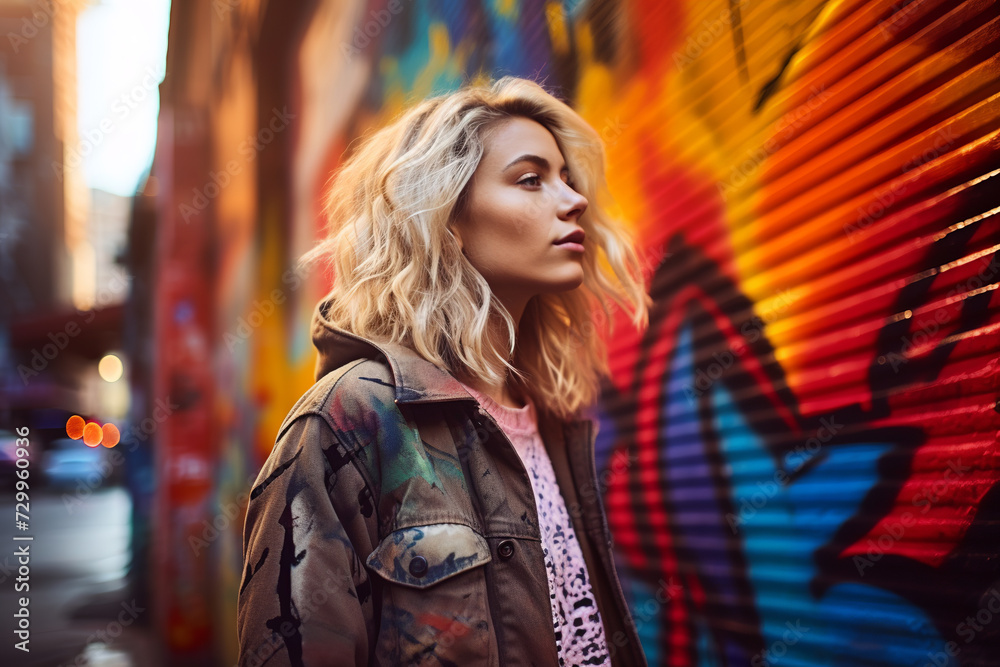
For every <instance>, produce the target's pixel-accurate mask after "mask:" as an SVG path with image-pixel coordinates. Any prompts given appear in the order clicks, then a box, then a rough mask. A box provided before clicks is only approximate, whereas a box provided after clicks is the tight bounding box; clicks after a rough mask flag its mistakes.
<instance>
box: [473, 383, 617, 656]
mask: <svg viewBox="0 0 1000 667" xmlns="http://www.w3.org/2000/svg"><path fill="white" fill-rule="evenodd" d="M463 386H465V388H466V389H468V390H469V393H470V394H472V395H473V396H474V397H475V398H476V399H478V400H479V404H480V405H481V406H482V408H483V409H484V410H486V411H487V412H488V413H489V414H490V415H491V416H492V417H493V418H494V419H496V421H497V424H499V425H500V428H501V429H503V431H504V433H505V434H506V435H507V437H508V438H510V441H511V443H512V444H513V445H514V449H515V450H517V453H518V454H519V455H520V457H521V461H522V462H523V463H524V467H525V468H526V469H527V470H528V476H529V477H530V479H531V487H532V491H533V492H534V495H535V505H536V507H537V509H538V524H539V528H540V531H541V535H542V552H543V553H544V554H545V571H546V574H547V575H548V580H549V599H550V601H551V602H552V623H553V626H554V627H555V633H556V650H557V652H558V654H559V664H560V665H565V666H568V665H605V666H608V667H610V664H611V658H610V656H609V655H608V650H607V643H606V640H605V637H604V625H603V624H602V623H601V616H600V613H599V612H598V610H597V603H596V602H595V600H594V595H593V592H592V591H591V587H590V578H589V577H588V575H587V566H586V563H585V561H584V560H583V554H582V553H581V552H580V543H579V542H578V541H577V537H576V532H575V531H574V530H573V524H572V522H571V521H570V518H569V513H568V512H567V511H566V502H565V500H563V497H562V493H561V492H560V491H559V485H558V482H557V481H556V475H555V471H553V469H552V462H551V461H550V460H549V456H548V452H547V451H546V450H545V445H544V444H543V443H542V438H541V436H540V435H539V433H538V420H537V415H536V413H535V406H534V404H533V403H532V402H531V401H530V399H529V400H528V401H527V404H526V405H525V406H524V407H522V408H509V407H506V406H504V405H500V404H499V403H497V402H496V401H494V400H493V399H492V398H490V397H489V396H487V395H486V394H482V393H480V392H479V391H477V390H475V389H473V388H472V387H470V386H468V385H465V384H464V383H463Z"/></svg>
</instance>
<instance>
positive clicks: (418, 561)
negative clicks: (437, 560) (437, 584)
mask: <svg viewBox="0 0 1000 667" xmlns="http://www.w3.org/2000/svg"><path fill="white" fill-rule="evenodd" d="M410 574H412V575H413V576H414V577H422V576H424V575H425V574H427V559H426V558H424V557H423V556H415V557H414V558H413V560H411V561H410Z"/></svg>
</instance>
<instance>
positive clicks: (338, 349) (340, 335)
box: [311, 299, 596, 429]
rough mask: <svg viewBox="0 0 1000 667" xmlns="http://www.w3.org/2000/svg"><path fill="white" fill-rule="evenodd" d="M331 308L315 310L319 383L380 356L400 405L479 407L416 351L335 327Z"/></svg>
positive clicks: (325, 304) (322, 305)
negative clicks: (440, 403)
mask: <svg viewBox="0 0 1000 667" xmlns="http://www.w3.org/2000/svg"><path fill="white" fill-rule="evenodd" d="M329 305H330V301H329V299H322V300H321V301H320V302H319V303H318V304H316V307H315V309H314V310H313V318H312V332H311V333H312V341H313V345H315V346H316V349H317V350H318V351H319V357H318V358H317V360H316V380H317V381H318V380H319V379H320V378H322V377H323V376H324V375H326V374H327V373H330V372H331V371H334V370H336V369H337V368H339V367H340V366H343V365H344V364H346V363H348V362H350V361H353V360H355V359H360V358H369V359H371V358H374V357H375V356H376V355H378V356H381V357H383V358H384V359H385V360H386V362H387V363H388V364H389V368H390V370H391V371H392V379H393V384H394V385H395V400H396V403H429V402H433V401H461V400H468V401H473V402H474V403H476V404H477V405H478V401H477V400H476V398H475V397H474V396H473V395H472V394H470V393H469V392H468V391H467V390H466V389H465V387H464V386H463V385H462V383H461V382H459V381H458V380H456V379H455V378H454V377H453V376H452V375H451V374H450V373H449V372H447V371H446V370H444V369H442V368H440V367H438V366H435V365H434V364H432V363H431V362H429V361H427V360H426V359H424V358H423V357H422V356H420V355H419V354H417V352H416V351H414V350H413V349H411V348H409V347H407V346H405V345H402V344H400V343H388V342H384V341H378V342H376V341H373V340H371V339H369V338H365V337H363V336H359V335H357V334H355V333H352V332H350V331H347V330H345V329H342V328H339V327H336V326H334V325H333V323H332V322H330V320H329V319H327V315H326V314H327V310H328V308H329ZM537 416H538V420H539V428H540V429H543V428H545V427H546V423H547V422H548V421H549V413H548V412H547V411H546V410H544V409H540V410H539V412H538V415H537ZM557 421H559V420H557ZM564 423H565V425H566V426H568V427H570V428H571V429H577V428H579V429H583V428H586V426H587V424H588V423H590V424H594V425H595V426H596V419H593V418H587V417H585V418H583V419H569V420H565V422H564Z"/></svg>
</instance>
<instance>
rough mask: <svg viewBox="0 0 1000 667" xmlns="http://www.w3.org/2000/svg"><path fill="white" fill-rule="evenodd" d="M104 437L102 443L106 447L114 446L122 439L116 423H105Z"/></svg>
mask: <svg viewBox="0 0 1000 667" xmlns="http://www.w3.org/2000/svg"><path fill="white" fill-rule="evenodd" d="M103 431H104V439H103V440H101V444H102V445H104V446H105V447H114V446H115V445H117V444H118V441H119V440H121V434H120V433H119V432H118V427H117V426H115V425H114V424H112V423H110V422H108V423H107V424H105V425H104V428H103Z"/></svg>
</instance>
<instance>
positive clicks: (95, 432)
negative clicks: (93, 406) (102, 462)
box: [83, 422, 104, 447]
mask: <svg viewBox="0 0 1000 667" xmlns="http://www.w3.org/2000/svg"><path fill="white" fill-rule="evenodd" d="M103 437H104V431H103V430H102V429H101V427H100V425H99V424H96V423H94V422H90V423H89V424H87V425H86V426H84V427H83V442H84V444H85V445H87V446H88V447H97V446H98V445H99V444H101V439H102V438H103Z"/></svg>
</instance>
